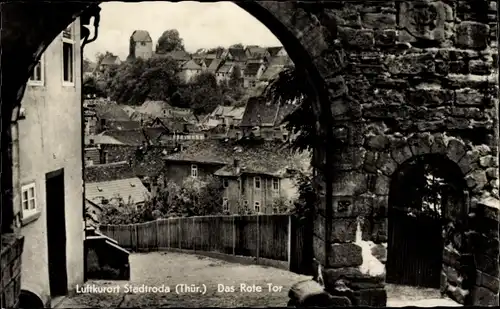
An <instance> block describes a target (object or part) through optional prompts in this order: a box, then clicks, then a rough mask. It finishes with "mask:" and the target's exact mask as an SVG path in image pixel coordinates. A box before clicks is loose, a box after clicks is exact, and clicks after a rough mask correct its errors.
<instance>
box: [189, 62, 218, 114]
mask: <svg viewBox="0 0 500 309" xmlns="http://www.w3.org/2000/svg"><path fill="white" fill-rule="evenodd" d="M190 88H191V89H190V93H189V95H191V100H190V104H189V105H190V107H191V108H192V109H193V112H194V113H195V114H196V115H200V114H206V113H210V112H211V111H213V110H214V109H215V108H216V107H217V106H218V105H220V104H223V101H224V99H223V98H224V97H223V93H222V89H221V88H220V87H219V85H218V84H217V79H216V78H215V75H214V74H212V73H209V72H204V73H201V74H199V75H197V76H196V77H195V78H194V80H193V82H192V83H191V85H190Z"/></svg>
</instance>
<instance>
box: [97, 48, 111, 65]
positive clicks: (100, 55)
mask: <svg viewBox="0 0 500 309" xmlns="http://www.w3.org/2000/svg"><path fill="white" fill-rule="evenodd" d="M108 56H114V55H113V53H111V52H109V51H106V52H105V53H104V54H103V53H100V52H99V53H97V54H96V55H95V59H96V60H97V67H98V68H99V67H100V66H101V62H102V60H103V59H104V58H106V57H108Z"/></svg>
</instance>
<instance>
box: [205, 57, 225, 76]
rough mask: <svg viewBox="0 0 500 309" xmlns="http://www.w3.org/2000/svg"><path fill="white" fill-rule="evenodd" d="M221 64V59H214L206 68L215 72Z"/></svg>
mask: <svg viewBox="0 0 500 309" xmlns="http://www.w3.org/2000/svg"><path fill="white" fill-rule="evenodd" d="M221 65H222V60H221V59H214V60H212V62H211V63H210V65H209V66H208V68H207V70H208V71H210V72H212V73H215V72H217V70H218V69H219V67H220V66H221Z"/></svg>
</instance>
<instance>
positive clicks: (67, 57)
mask: <svg viewBox="0 0 500 309" xmlns="http://www.w3.org/2000/svg"><path fill="white" fill-rule="evenodd" d="M73 53H74V43H73V42H67V41H64V42H63V83H64V84H71V85H73V83H74V65H75V63H74V54H73Z"/></svg>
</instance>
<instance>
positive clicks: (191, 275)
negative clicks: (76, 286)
mask: <svg viewBox="0 0 500 309" xmlns="http://www.w3.org/2000/svg"><path fill="white" fill-rule="evenodd" d="M130 266H131V280H130V281H129V282H124V281H89V282H87V283H86V285H87V286H91V287H108V288H109V291H107V292H101V293H99V292H97V293H80V294H77V295H76V296H75V297H72V298H67V299H66V300H64V301H63V302H62V303H61V304H60V305H59V306H58V307H60V308H63V307H64V308H82V307H84V306H85V307H94V308H95V307H98V308H103V307H129V308H130V307H141V308H143V307H207V306H208V307H243V306H245V307H263V306H281V307H282V306H286V304H287V302H288V290H289V289H290V287H291V286H292V285H293V284H294V283H296V282H298V281H302V280H305V279H308V278H309V277H306V276H301V275H297V274H294V273H291V272H288V271H285V270H280V269H276V268H272V267H265V266H254V265H250V266H249V265H240V264H233V263H227V262H224V261H220V260H216V259H212V258H208V257H204V256H197V255H190V254H180V253H170V252H168V253H167V252H161V253H159V252H155V253H147V254H132V255H131V256H130ZM242 284H243V285H245V286H246V287H247V288H248V290H246V291H241V285H242ZM269 284H270V285H271V286H272V288H271V290H269ZM181 285H187V286H188V287H189V288H193V289H196V288H199V289H200V290H199V291H198V292H196V291H186V290H185V289H184V290H182V289H181V288H180V286H181ZM222 286H224V287H226V291H225V292H224V291H220V290H218V288H220V287H222ZM83 287H85V286H83ZM167 287H168V288H170V292H168V291H165V290H167ZM231 287H233V288H234V292H232V291H231V290H232V289H231ZM258 287H260V288H261V290H259V288H258ZM133 288H136V289H139V290H136V291H132V289H133ZM148 288H150V289H157V291H149V292H148V291H145V290H146V289H148ZM141 289H142V290H141ZM161 289H163V290H161ZM81 290H82V287H80V291H81Z"/></svg>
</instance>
